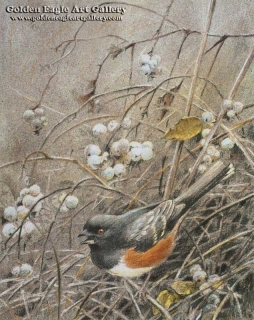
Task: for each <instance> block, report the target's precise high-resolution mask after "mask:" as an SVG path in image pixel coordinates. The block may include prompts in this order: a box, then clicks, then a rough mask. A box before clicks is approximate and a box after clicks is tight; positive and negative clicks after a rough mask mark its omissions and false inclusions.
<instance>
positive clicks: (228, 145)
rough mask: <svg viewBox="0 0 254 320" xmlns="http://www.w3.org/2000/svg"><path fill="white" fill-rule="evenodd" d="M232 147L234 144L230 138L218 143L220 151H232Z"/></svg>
mask: <svg viewBox="0 0 254 320" xmlns="http://www.w3.org/2000/svg"><path fill="white" fill-rule="evenodd" d="M234 145H235V144H234V142H233V141H232V140H231V139H230V138H226V139H224V140H222V141H221V143H220V146H221V149H224V150H229V149H232V148H233V147H234Z"/></svg>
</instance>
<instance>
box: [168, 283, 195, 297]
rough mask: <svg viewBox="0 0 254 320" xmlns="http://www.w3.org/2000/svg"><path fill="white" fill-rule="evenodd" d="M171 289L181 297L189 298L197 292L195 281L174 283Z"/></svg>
mask: <svg viewBox="0 0 254 320" xmlns="http://www.w3.org/2000/svg"><path fill="white" fill-rule="evenodd" d="M170 286H171V288H172V289H173V290H175V292H176V293H178V294H180V295H181V296H188V295H189V294H192V293H194V292H195V291H197V289H196V286H195V283H194V282H193V281H173V282H172V283H171V284H170Z"/></svg>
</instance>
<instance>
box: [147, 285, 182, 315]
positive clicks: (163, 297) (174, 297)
mask: <svg viewBox="0 0 254 320" xmlns="http://www.w3.org/2000/svg"><path fill="white" fill-rule="evenodd" d="M180 299H181V297H180V296H179V295H178V294H177V293H175V292H170V291H168V290H163V291H161V292H160V293H159V295H158V297H157V299H156V300H157V301H158V302H159V303H160V304H161V305H162V306H163V307H164V308H165V309H168V308H169V307H170V306H171V305H172V304H173V303H176V302H177V301H179V300H180ZM159 312H160V311H159V310H158V309H157V308H156V307H153V315H154V316H156V315H157V314H159Z"/></svg>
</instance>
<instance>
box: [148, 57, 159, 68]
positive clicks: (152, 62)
mask: <svg viewBox="0 0 254 320" xmlns="http://www.w3.org/2000/svg"><path fill="white" fill-rule="evenodd" d="M149 66H150V68H151V69H156V68H157V67H158V61H157V60H156V59H153V58H152V59H151V60H150V61H149Z"/></svg>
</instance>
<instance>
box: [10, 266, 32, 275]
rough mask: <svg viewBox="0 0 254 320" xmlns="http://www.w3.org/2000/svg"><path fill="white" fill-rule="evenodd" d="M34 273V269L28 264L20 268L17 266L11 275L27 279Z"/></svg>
mask: <svg viewBox="0 0 254 320" xmlns="http://www.w3.org/2000/svg"><path fill="white" fill-rule="evenodd" d="M32 272H33V267H32V266H31V265H30V264H28V263H23V264H21V265H20V266H19V265H18V266H15V267H13V268H12V271H11V273H12V274H13V275H14V276H15V277H27V276H29V275H30V274H32Z"/></svg>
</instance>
